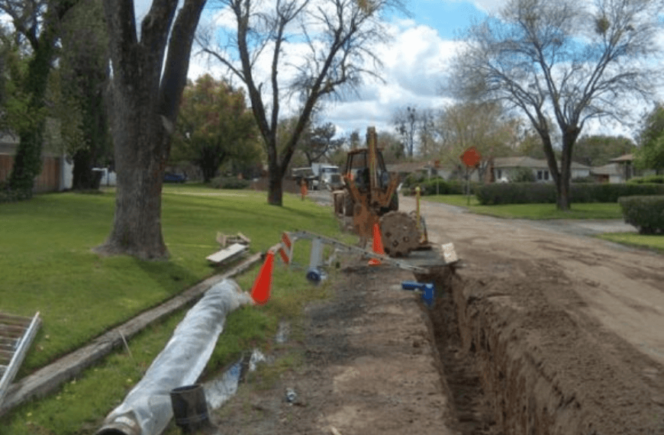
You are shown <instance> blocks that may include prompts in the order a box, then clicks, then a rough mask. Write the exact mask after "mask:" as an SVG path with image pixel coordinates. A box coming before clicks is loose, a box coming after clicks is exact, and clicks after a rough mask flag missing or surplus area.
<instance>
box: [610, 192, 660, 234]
mask: <svg viewBox="0 0 664 435" xmlns="http://www.w3.org/2000/svg"><path fill="white" fill-rule="evenodd" d="M618 203H619V204H620V208H621V209H622V213H623V216H624V218H625V222H627V223H628V224H630V225H633V226H635V227H636V228H637V229H638V230H639V233H640V234H658V233H659V234H662V233H664V196H629V197H623V198H619V199H618Z"/></svg>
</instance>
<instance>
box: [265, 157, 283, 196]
mask: <svg viewBox="0 0 664 435" xmlns="http://www.w3.org/2000/svg"><path fill="white" fill-rule="evenodd" d="M268 165H269V170H268V184H267V203H268V204H270V205H278V206H281V205H283V202H284V190H283V173H282V171H281V168H280V167H279V165H278V164H277V163H276V162H274V161H272V160H270V162H269V163H268Z"/></svg>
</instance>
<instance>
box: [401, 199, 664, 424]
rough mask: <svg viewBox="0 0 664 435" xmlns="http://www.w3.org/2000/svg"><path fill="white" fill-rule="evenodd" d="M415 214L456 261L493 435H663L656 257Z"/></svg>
mask: <svg viewBox="0 0 664 435" xmlns="http://www.w3.org/2000/svg"><path fill="white" fill-rule="evenodd" d="M402 204H403V205H404V206H405V207H404V208H408V207H414V202H413V201H412V200H409V199H406V200H404V201H402ZM422 214H423V215H424V216H426V218H427V226H428V230H429V235H430V238H431V240H432V241H434V242H437V243H447V242H454V244H455V247H456V250H457V253H458V254H459V256H460V258H462V259H463V260H464V265H465V267H464V268H463V269H461V270H460V271H459V273H458V277H459V280H458V282H456V284H455V292H454V295H455V306H456V308H457V315H458V323H459V330H460V332H461V335H462V343H463V345H464V350H465V351H466V352H468V353H472V354H474V355H475V359H476V361H477V362H478V364H479V366H480V379H481V383H482V386H483V388H484V392H485V396H486V398H487V399H488V400H490V401H491V403H492V408H493V410H494V415H495V416H496V419H497V426H498V427H499V428H501V429H502V430H503V431H504V432H505V433H506V434H530V433H533V434H545V433H546V434H548V433H559V434H566V433H567V434H572V433H574V434H576V433H578V434H628V433H629V434H637V433H638V434H663V433H664V257H663V256H661V255H657V254H652V253H649V252H644V251H639V250H634V249H627V248H624V247H618V246H616V245H613V244H611V243H608V242H604V241H601V240H598V239H592V238H588V237H578V236H572V235H569V234H565V233H564V232H562V231H560V230H558V229H557V228H556V226H551V227H550V228H546V227H545V226H544V225H543V224H541V223H539V224H535V225H529V224H528V223H525V222H522V221H519V222H518V223H515V222H512V221H509V220H499V219H494V218H489V217H483V216H476V215H472V214H468V213H459V211H458V209H451V208H448V207H444V206H439V205H436V204H431V203H423V206H422ZM558 225H559V224H558Z"/></svg>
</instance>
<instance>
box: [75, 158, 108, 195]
mask: <svg viewBox="0 0 664 435" xmlns="http://www.w3.org/2000/svg"><path fill="white" fill-rule="evenodd" d="M94 165H95V158H94V156H93V154H92V150H91V149H88V148H84V149H80V150H78V151H76V153H74V169H73V175H74V180H73V182H72V184H73V186H72V188H73V189H74V190H97V189H99V183H100V181H101V177H102V173H101V172H95V171H93V170H92V167H93V166H94Z"/></svg>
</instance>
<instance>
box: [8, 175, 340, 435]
mask: <svg viewBox="0 0 664 435" xmlns="http://www.w3.org/2000/svg"><path fill="white" fill-rule="evenodd" d="M113 203H114V196H113V195H112V193H108V192H107V193H106V194H104V195H80V194H74V193H66V194H52V195H42V196H37V197H35V198H34V199H33V200H31V201H28V202H19V203H11V204H2V205H0V221H1V222H2V225H0V240H1V241H2V243H1V244H0V270H2V271H3V279H2V280H1V283H0V300H1V301H2V306H1V309H2V311H5V312H9V313H13V314H20V315H26V316H29V315H32V314H33V313H34V312H35V311H40V312H41V315H42V317H43V325H42V328H41V330H40V332H39V334H38V336H37V338H36V340H35V342H34V344H33V346H32V349H31V351H30V353H29V355H28V358H27V359H26V361H25V362H24V364H23V368H22V369H21V372H20V374H19V376H23V375H25V374H27V373H29V372H30V371H32V370H34V369H36V368H38V367H40V366H43V365H45V364H47V363H48V362H50V361H52V360H54V359H55V358H57V357H58V356H60V355H62V354H64V353H66V352H68V351H71V350H73V349H75V348H78V347H80V346H81V345H83V344H85V343H86V342H88V341H89V340H90V339H92V338H94V337H95V336H98V335H100V334H101V333H103V332H104V331H105V330H107V329H109V328H110V327H112V326H114V325H117V324H119V323H122V322H123V321H125V320H127V319H129V318H131V317H133V316H135V315H136V314H137V313H139V312H141V311H144V310H145V309H147V308H150V307H152V306H154V305H156V304H158V303H159V302H161V301H163V300H165V299H168V298H169V297H171V296H173V295H175V294H177V293H179V292H181V291H182V290H184V289H186V288H188V287H190V286H191V285H192V284H194V283H195V282H198V281H200V280H201V279H203V278H205V277H207V276H209V275H211V274H213V273H215V270H214V269H212V268H211V267H209V266H208V265H207V263H206V260H205V257H206V256H207V255H209V254H210V253H212V252H214V251H215V250H216V249H218V245H217V244H216V242H215V237H216V233H217V231H221V232H224V233H227V234H234V233H237V232H238V231H239V232H242V233H244V234H245V235H247V236H248V237H250V238H251V239H252V245H251V249H252V251H254V252H256V251H262V250H265V249H266V248H268V247H270V246H272V245H274V244H275V243H277V242H278V241H279V239H280V235H281V232H282V231H284V230H293V229H309V230H313V231H316V232H318V233H322V234H326V235H331V236H337V237H338V236H339V233H338V231H339V230H338V228H339V227H338V224H337V222H336V220H335V219H334V217H333V216H332V213H331V209H330V208H325V207H320V206H317V205H315V204H313V203H312V202H310V201H304V202H303V201H300V200H299V198H296V197H295V196H290V195H285V196H284V207H272V206H268V205H267V203H266V194H265V193H264V192H251V191H218V190H210V189H207V188H204V187H199V186H177V187H175V186H173V187H171V186H167V187H165V189H164V195H163V211H162V223H163V232H164V238H165V240H166V243H167V245H168V248H169V251H170V253H171V258H170V260H169V261H163V262H142V261H138V260H136V259H133V258H129V257H112V258H101V257H99V256H97V255H96V254H94V253H92V252H91V248H93V247H94V246H97V245H99V244H100V243H102V242H103V241H104V239H105V237H106V236H107V234H108V232H109V230H110V227H111V223H112V216H113ZM304 244H305V243H304V242H298V245H297V250H296V259H297V260H298V261H299V262H300V263H306V262H307V260H308V249H306V246H303V245H304ZM257 273H258V268H255V269H253V270H252V271H250V272H248V273H246V274H244V275H242V276H241V277H238V283H239V284H240V285H241V286H242V288H244V289H245V290H248V289H250V288H251V285H252V283H253V280H254V279H255V276H256V275H257ZM325 294H326V287H325V286H320V287H316V288H313V289H312V288H311V286H309V285H308V284H307V283H306V280H305V279H304V273H303V272H302V271H286V270H284V269H283V268H282V267H280V266H279V263H276V264H275V271H274V275H273V282H272V299H271V300H270V303H268V304H267V305H265V306H263V307H252V308H244V309H241V310H240V311H238V312H235V313H232V314H231V316H229V319H228V322H227V327H226V330H225V332H224V334H223V335H222V338H221V339H220V340H219V342H218V345H217V348H216V349H215V352H214V354H213V356H212V358H211V359H210V363H209V364H208V367H207V369H206V371H207V372H213V371H215V370H218V369H219V368H221V367H223V366H224V365H225V364H228V363H229V362H231V361H232V360H233V359H234V358H236V357H237V356H238V355H239V353H240V352H242V351H244V350H246V349H249V348H251V347H254V346H259V347H263V348H265V347H269V344H268V343H269V342H271V339H272V337H273V335H274V333H275V332H276V329H277V325H278V322H279V320H280V319H282V318H293V317H297V316H298V315H299V313H300V312H301V308H302V307H303V306H304V304H305V303H306V302H307V301H309V300H311V299H313V298H320V297H324V296H325ZM182 315H183V314H182V313H177V314H175V315H174V316H172V317H171V318H170V319H168V320H167V321H165V323H163V324H161V325H156V326H154V327H152V328H150V329H149V330H148V331H146V332H144V333H142V334H141V335H140V337H138V338H136V339H134V340H131V342H130V349H131V354H132V355H133V358H132V357H129V355H128V354H127V352H125V351H121V352H118V353H117V354H114V355H113V356H111V357H109V358H107V359H105V360H104V361H103V362H102V363H101V364H100V365H99V366H97V367H95V368H94V369H91V370H88V371H87V372H86V373H85V374H84V375H83V376H82V377H81V378H80V379H78V380H77V381H76V382H74V383H69V384H67V385H66V386H65V387H64V388H63V389H62V390H61V391H60V393H58V394H56V395H54V396H52V397H49V398H46V399H42V400H39V401H37V402H34V403H31V404H28V405H25V406H22V407H20V408H19V409H17V410H16V412H13V413H11V414H10V415H9V416H8V417H5V418H3V420H2V421H0V434H3V435H4V434H22V433H26V434H27V433H58V434H78V433H90V432H94V430H92V429H95V428H91V425H96V424H99V423H100V422H101V419H102V418H103V417H104V416H105V415H106V414H107V413H108V412H109V411H110V410H111V409H112V408H113V407H114V406H116V405H117V403H118V401H120V400H122V398H123V397H124V395H125V394H126V393H127V392H128V390H129V389H130V388H131V386H132V385H133V384H134V383H135V382H136V381H137V380H138V379H140V376H141V375H142V373H143V372H144V370H146V369H147V367H148V366H149V364H150V362H151V361H152V359H153V358H154V356H155V355H156V353H158V352H159V351H160V350H161V348H162V347H163V345H164V344H165V342H166V341H167V340H168V338H169V337H170V335H171V333H172V331H173V329H174V327H175V325H176V324H177V322H178V321H179V319H180V318H181V316H182Z"/></svg>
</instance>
